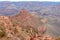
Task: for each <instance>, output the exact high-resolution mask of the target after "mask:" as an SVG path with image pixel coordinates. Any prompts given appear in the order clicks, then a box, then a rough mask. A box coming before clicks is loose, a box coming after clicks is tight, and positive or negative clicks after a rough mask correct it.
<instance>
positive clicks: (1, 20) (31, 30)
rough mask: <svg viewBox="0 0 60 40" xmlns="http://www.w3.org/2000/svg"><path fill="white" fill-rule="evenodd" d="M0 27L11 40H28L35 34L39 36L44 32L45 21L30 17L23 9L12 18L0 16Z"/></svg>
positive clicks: (29, 13) (36, 16)
mask: <svg viewBox="0 0 60 40" xmlns="http://www.w3.org/2000/svg"><path fill="white" fill-rule="evenodd" d="M0 25H1V26H0V27H2V26H3V28H4V29H3V30H4V32H5V33H6V34H5V35H6V36H7V37H9V38H11V40H15V39H16V40H20V39H21V40H23V39H24V40H30V38H31V37H34V36H35V37H36V34H37V35H39V36H41V35H43V34H44V33H45V31H46V19H45V18H41V17H40V16H38V15H32V14H31V12H28V11H26V10H25V9H23V10H22V11H21V12H20V13H19V14H17V15H15V16H12V17H8V16H0ZM1 31H2V30H1ZM27 37H28V38H27Z"/></svg>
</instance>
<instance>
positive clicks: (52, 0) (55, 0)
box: [0, 0, 60, 2]
mask: <svg viewBox="0 0 60 40" xmlns="http://www.w3.org/2000/svg"><path fill="white" fill-rule="evenodd" d="M0 1H12V2H13V1H14V2H18V1H51V2H60V0H0Z"/></svg>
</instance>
